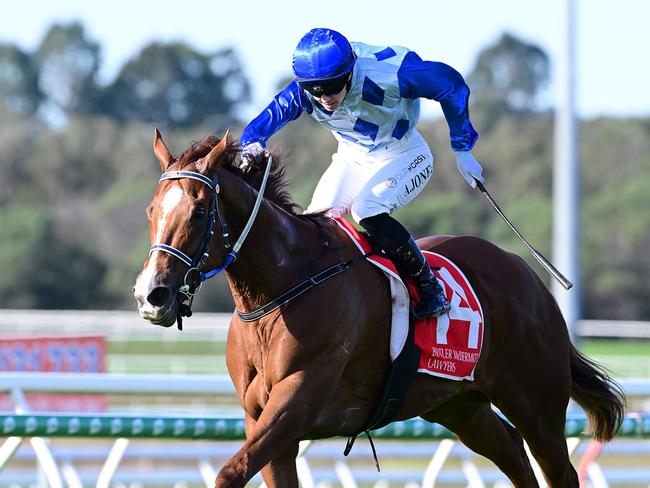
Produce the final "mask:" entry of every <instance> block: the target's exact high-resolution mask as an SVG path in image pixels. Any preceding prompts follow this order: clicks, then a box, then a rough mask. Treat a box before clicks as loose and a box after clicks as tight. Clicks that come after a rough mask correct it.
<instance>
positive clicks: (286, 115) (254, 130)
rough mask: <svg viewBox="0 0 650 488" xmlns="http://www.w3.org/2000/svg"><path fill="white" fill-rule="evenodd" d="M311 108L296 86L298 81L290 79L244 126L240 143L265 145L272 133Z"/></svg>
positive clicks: (301, 90)
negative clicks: (260, 111)
mask: <svg viewBox="0 0 650 488" xmlns="http://www.w3.org/2000/svg"><path fill="white" fill-rule="evenodd" d="M312 110H313V107H312V104H311V102H310V101H309V98H308V96H307V94H306V93H305V91H304V90H303V89H302V88H300V87H299V86H298V83H296V82H295V81H292V82H291V83H289V85H288V86H287V87H286V88H285V89H284V90H282V91H281V92H280V93H278V94H277V95H276V96H275V97H274V98H273V100H272V101H271V103H269V105H268V106H267V107H266V108H265V109H264V110H263V111H262V113H260V114H259V115H258V116H257V117H255V118H254V119H253V120H252V121H251V122H250V123H249V124H248V125H247V126H246V128H245V129H244V131H243V132H242V135H241V138H240V144H241V146H242V147H243V148H245V147H246V146H248V145H249V144H253V143H256V142H257V143H259V144H261V145H262V146H264V147H266V143H267V141H268V140H269V139H270V138H271V136H273V134H275V133H276V132H279V131H280V130H281V129H282V128H283V127H284V126H285V125H287V124H288V123H289V122H291V121H292V120H296V119H297V118H298V117H300V115H301V114H302V112H305V111H306V112H308V113H311V111H312Z"/></svg>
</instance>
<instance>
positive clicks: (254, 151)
mask: <svg viewBox="0 0 650 488" xmlns="http://www.w3.org/2000/svg"><path fill="white" fill-rule="evenodd" d="M264 151H265V149H264V146H262V145H261V144H260V143H259V142H251V143H250V144H247V145H246V146H244V147H243V148H242V150H241V164H240V165H239V168H240V169H241V170H242V171H246V170H247V169H248V168H249V167H250V166H251V165H253V164H254V163H255V161H256V160H257V159H259V158H260V156H262V155H263V154H264Z"/></svg>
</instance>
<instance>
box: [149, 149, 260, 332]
mask: <svg viewBox="0 0 650 488" xmlns="http://www.w3.org/2000/svg"><path fill="white" fill-rule="evenodd" d="M272 159H273V158H272V157H271V156H269V157H268V161H267V163H266V170H265V171H264V177H263V179H262V183H261V185H260V189H259V192H258V194H257V199H256V201H255V205H254V206H253V211H252V212H251V215H250V216H249V218H248V222H247V223H246V226H245V227H244V230H243V231H242V233H241V235H240V236H239V239H237V242H236V243H235V245H234V246H231V243H230V242H231V241H230V231H229V229H228V224H227V223H226V220H225V219H224V217H223V215H221V212H219V198H218V196H219V180H218V178H217V175H216V174H215V175H214V178H213V179H210V178H208V177H207V176H205V175H202V174H201V173H197V172H196V171H167V172H165V173H163V174H162V175H161V176H160V180H158V182H159V183H160V182H162V181H165V180H180V179H184V178H188V179H191V180H196V181H200V182H201V183H203V184H205V185H207V186H208V187H209V188H210V190H211V191H212V198H211V199H210V207H209V212H208V225H207V227H206V229H205V233H204V234H203V239H202V240H201V245H200V246H199V248H198V249H197V251H196V253H195V254H194V256H193V257H189V256H188V255H187V254H186V253H184V252H183V251H181V250H180V249H176V248H175V247H173V246H170V245H168V244H162V243H157V244H154V245H152V246H151V247H150V248H149V256H151V254H152V253H153V252H155V251H161V252H165V253H167V254H171V255H172V256H174V257H176V258H177V259H179V260H181V261H182V262H183V263H185V264H186V265H187V266H188V267H189V269H188V270H187V272H186V273H185V277H184V278H183V284H182V285H181V286H180V287H179V289H178V293H180V294H182V295H183V296H184V297H185V298H184V299H183V300H182V301H181V306H180V307H179V311H178V317H177V322H178V328H179V329H181V328H182V317H183V316H185V317H189V316H191V315H192V311H191V306H192V300H193V299H194V295H196V294H197V293H198V292H199V290H200V289H201V284H202V283H203V282H204V281H205V280H209V279H210V278H212V277H213V276H215V275H217V274H218V273H220V272H221V271H223V270H224V269H226V268H227V267H228V266H229V265H230V263H232V262H233V261H234V260H235V259H236V257H237V253H238V252H239V249H240V248H241V246H242V244H243V243H244V240H245V239H246V236H247V235H248V232H249V231H250V229H251V227H252V226H253V222H254V221H255V217H257V212H258V210H259V207H260V204H261V203H262V199H263V195H264V189H265V187H266V182H267V180H268V177H269V172H270V169H271V162H272ZM217 219H219V224H220V225H221V237H222V239H223V245H224V249H225V251H226V252H227V255H226V257H225V259H224V262H223V264H222V265H221V266H219V267H217V268H215V269H212V270H210V271H208V272H206V273H204V272H203V269H204V268H205V266H206V265H207V263H208V260H209V258H210V253H209V250H210V241H211V239H212V236H213V235H214V226H215V225H216V222H217ZM194 272H196V276H197V279H196V280H192V273H194ZM188 279H189V282H188Z"/></svg>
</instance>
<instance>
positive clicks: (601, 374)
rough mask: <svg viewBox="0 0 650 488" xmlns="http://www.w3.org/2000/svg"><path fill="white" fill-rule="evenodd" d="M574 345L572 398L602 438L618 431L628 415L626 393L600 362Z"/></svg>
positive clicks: (607, 437) (610, 437)
mask: <svg viewBox="0 0 650 488" xmlns="http://www.w3.org/2000/svg"><path fill="white" fill-rule="evenodd" d="M570 347H571V398H573V399H574V400H575V401H576V402H578V405H580V406H581V407H582V408H583V409H584V410H585V412H587V416H588V417H589V430H590V431H591V432H593V434H594V437H595V438H596V439H597V440H599V441H609V440H611V439H612V438H613V437H614V436H615V435H616V432H618V429H619V428H620V426H621V423H622V422H623V418H624V415H625V394H624V392H623V389H622V388H621V386H620V385H619V384H618V383H616V382H615V381H614V380H612V379H611V378H610V377H609V375H608V374H607V373H606V372H605V371H604V370H603V368H602V367H601V366H599V365H598V364H597V363H596V362H594V361H592V360H591V359H589V358H587V357H586V356H585V355H583V354H582V353H581V352H580V351H578V350H577V349H576V348H575V347H574V346H573V344H571V345H570Z"/></svg>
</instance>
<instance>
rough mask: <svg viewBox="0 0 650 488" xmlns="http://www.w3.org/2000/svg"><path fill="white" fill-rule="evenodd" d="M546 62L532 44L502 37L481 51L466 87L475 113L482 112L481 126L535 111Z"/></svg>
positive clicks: (545, 77)
mask: <svg viewBox="0 0 650 488" xmlns="http://www.w3.org/2000/svg"><path fill="white" fill-rule="evenodd" d="M549 73H550V68H549V59H548V56H547V55H546V53H545V52H544V51H543V50H542V48H540V47H539V46H536V45H535V44H531V43H528V42H525V41H523V40H521V39H518V38H516V37H515V36H513V35H511V34H508V33H505V34H503V35H502V36H501V38H500V39H499V40H498V41H497V42H496V43H495V44H493V45H491V46H489V47H487V48H486V49H484V50H483V51H481V52H480V53H479V55H478V57H477V59H476V65H475V66H474V68H473V69H472V71H471V72H470V74H469V76H468V77H467V78H468V83H469V85H470V87H471V90H472V93H473V95H472V99H473V102H474V106H475V109H473V111H476V109H478V110H480V111H482V112H483V114H482V115H483V117H482V119H483V121H484V123H483V124H481V125H485V124H487V123H489V122H490V120H491V119H494V118H497V117H499V116H501V115H504V114H506V113H509V112H520V113H528V112H530V111H533V110H535V109H536V108H538V107H537V104H538V98H539V94H540V92H541V91H542V89H543V88H545V87H546V85H547V84H548V81H549Z"/></svg>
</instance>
